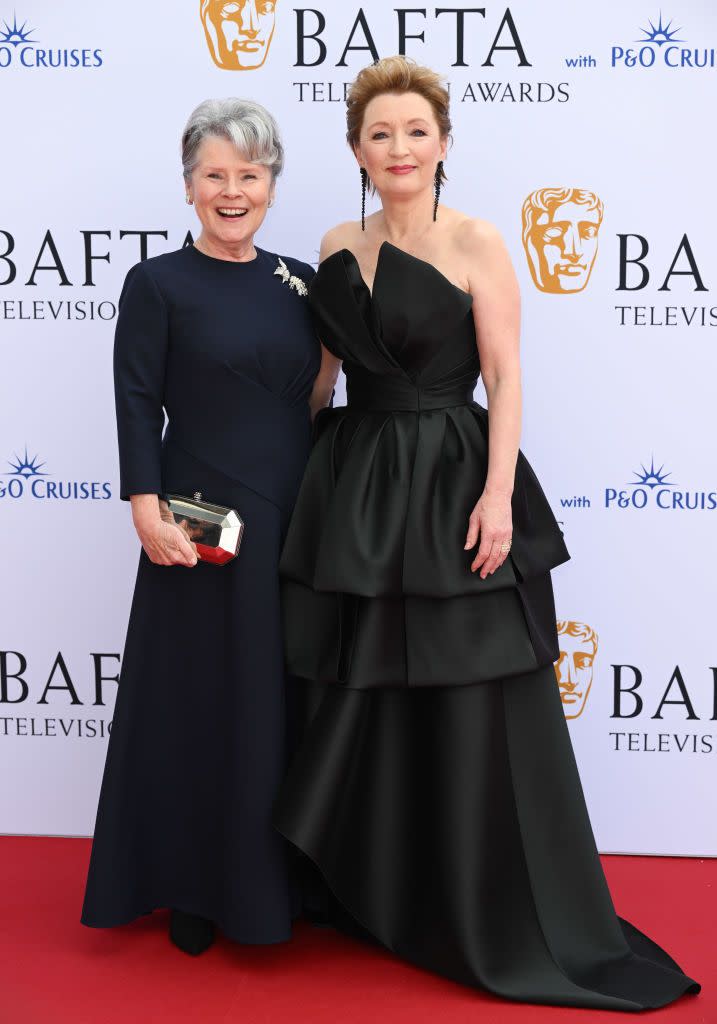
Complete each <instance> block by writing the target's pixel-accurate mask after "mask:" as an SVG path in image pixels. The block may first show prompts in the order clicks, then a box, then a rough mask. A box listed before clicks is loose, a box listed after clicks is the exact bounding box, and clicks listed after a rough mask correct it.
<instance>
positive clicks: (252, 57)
mask: <svg viewBox="0 0 717 1024" xmlns="http://www.w3.org/2000/svg"><path fill="white" fill-rule="evenodd" d="M276 2H277V0H200V13H201V18H202V25H203V26H204V34H205V35H206V37H207V45H208V47H209V52H210V53H211V55H212V59H213V61H214V63H215V64H216V65H217V67H219V68H224V69H225V70H227V71H254V70H255V69H256V68H260V67H261V66H262V64H263V63H264V61H265V60H266V58H267V54H268V53H269V47H270V46H271V39H272V36H273V35H274V21H275V18H276Z"/></svg>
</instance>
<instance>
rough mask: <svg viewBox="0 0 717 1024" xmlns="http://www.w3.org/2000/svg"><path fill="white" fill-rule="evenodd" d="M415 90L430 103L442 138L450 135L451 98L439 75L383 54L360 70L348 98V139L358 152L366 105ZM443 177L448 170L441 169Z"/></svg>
mask: <svg viewBox="0 0 717 1024" xmlns="http://www.w3.org/2000/svg"><path fill="white" fill-rule="evenodd" d="M406 92H415V93H417V94H418V95H419V96H423V98H424V99H425V100H428V102H429V103H430V104H431V107H432V109H433V113H434V114H435V117H436V121H437V122H438V130H439V132H440V135H441V138H442V139H450V137H451V115H450V111H449V105H450V99H449V95H448V90H447V89H446V87H445V86H444V84H443V82H442V80H441V77H440V75H438V74H436V72H435V71H431V69H430V68H426V67H422V66H421V65H420V64H416V62H415V61H414V60H411V58H410V57H384V58H383V59H382V60H379V61H377V62H376V63H375V64H369V66H368V67H367V68H363V70H362V71H359V73H358V75H357V76H356V78H355V80H354V81H353V82H352V84H351V87H350V89H349V92H348V96H347V97H346V140H347V142H348V144H349V146H351V148H352V149H353V150H354V151H355V149H356V147H357V146H358V144H359V142H360V141H361V128H362V126H363V119H364V115H365V114H366V107H367V106H368V105H369V103H370V102H371V100H373V99H375V98H376V97H377V96H382V95H384V94H385V93H398V94H401V93H406ZM441 180H442V181H446V180H447V178H446V173H445V171H444V170H443V168H441Z"/></svg>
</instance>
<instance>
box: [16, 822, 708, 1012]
mask: <svg viewBox="0 0 717 1024" xmlns="http://www.w3.org/2000/svg"><path fill="white" fill-rule="evenodd" d="M89 849H90V844H89V842H88V841H87V840H83V839H20V838H0V879H2V893H3V906H2V932H1V934H0V1024H65V1022H67V1024H129V1022H130V1021H131V1022H133V1024H134V1022H136V1024H155V1022H157V1024H160V1022H161V1024H164V1022H165V1021H166V1022H170V1021H171V1022H172V1024H185V1022H186V1024H229V1022H236V1024H284V1022H302V1024H303V1022H306V1024H374V1022H376V1024H379V1022H380V1024H383V1022H386V1024H429V1022H430V1024H516V1022H518V1021H520V1022H529V1024H581V1022H591V1024H598V1022H603V1021H604V1022H607V1021H612V1022H615V1021H617V1020H623V1019H625V1020H627V1019H630V1020H634V1019H635V1016H634V1015H632V1014H619V1013H606V1012H604V1011H597V1010H573V1009H558V1008H556V1007H540V1006H526V1005H517V1004H509V1003H505V1002H503V1001H502V1000H499V999H497V998H495V997H493V996H491V995H488V994H486V993H481V992H474V991H472V990H466V989H464V988H461V987H459V986H458V985H454V984H453V983H451V982H447V981H443V980H442V979H440V978H435V977H433V976H431V975H428V974H424V973H422V972H421V971H418V970H416V969H415V968H413V967H410V966H408V965H406V964H402V963H400V962H399V961H397V960H395V959H394V958H392V957H391V956H389V955H388V954H383V953H381V952H377V951H376V950H375V949H372V948H369V947H366V946H363V945H361V944H358V943H355V942H352V941H350V940H349V939H346V938H343V937H342V936H339V935H336V934H335V933H333V932H331V931H324V930H319V929H314V928H311V927H308V926H306V925H300V926H298V927H297V929H296V933H295V939H294V941H293V942H292V943H290V944H287V945H282V946H274V947H269V948H247V947H238V946H234V945H232V944H230V943H228V942H226V941H224V940H220V941H219V943H218V944H217V945H216V946H215V947H214V948H213V949H211V950H210V951H209V952H208V953H206V954H204V956H202V957H199V958H198V959H196V960H194V959H191V958H189V957H187V956H185V955H184V954H182V953H180V952H179V951H178V950H175V949H174V947H172V946H171V945H170V944H169V942H168V940H167V937H166V925H167V919H166V915H165V914H154V915H152V916H151V917H147V918H144V919H143V920H141V921H140V922H137V923H135V924H132V925H128V926H126V927H124V928H120V929H115V930H114V931H111V932H107V931H92V930H89V929H86V928H83V927H82V926H81V925H80V924H79V923H78V918H79V912H80V904H81V900H82V893H83V887H84V880H85V871H86V869H87V861H88V857H89ZM604 864H605V869H606V872H607V876H608V881H609V882H610V886H611V889H612V892H613V896H614V899H615V902H616V904H617V907H618V908H619V912H620V913H621V914H622V916H624V917H627V918H628V919H629V920H632V921H633V922H634V923H635V924H636V925H637V926H638V927H639V928H641V929H643V930H644V931H646V932H648V934H650V935H651V936H652V937H653V938H654V939H655V940H656V941H657V942H659V943H661V944H663V945H664V946H665V947H666V948H667V949H668V950H669V952H670V953H671V954H672V955H673V956H674V957H675V959H676V960H677V961H678V962H680V963H681V964H682V965H683V966H684V967H685V968H686V969H687V970H688V971H689V973H690V974H691V975H692V976H693V977H694V978H697V979H698V980H699V981H701V982H702V985H703V988H704V991H703V992H702V994H701V995H699V996H697V997H689V996H688V997H686V998H684V999H683V1000H682V1001H681V1002H680V1003H677V1004H676V1005H674V1006H670V1007H668V1008H667V1009H665V1010H658V1011H653V1012H651V1013H649V1014H646V1015H643V1016H649V1017H650V1019H654V1020H659V1021H665V1022H669V1024H674V1022H678V1021H679V1022H684V1024H717V970H716V969H715V963H716V962H717V942H716V941H715V933H716V921H717V861H715V860H704V861H701V860H688V859H684V860H682V859H669V858H650V857H606V858H604Z"/></svg>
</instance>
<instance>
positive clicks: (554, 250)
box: [523, 188, 603, 295]
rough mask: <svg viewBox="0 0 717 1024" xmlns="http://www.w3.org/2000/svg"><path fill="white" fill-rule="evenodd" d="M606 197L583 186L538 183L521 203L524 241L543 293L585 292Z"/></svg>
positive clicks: (531, 266)
mask: <svg viewBox="0 0 717 1024" xmlns="http://www.w3.org/2000/svg"><path fill="white" fill-rule="evenodd" d="M602 216H603V204H602V200H600V199H599V198H598V196H596V195H595V193H594V192H588V191H587V190H586V189H583V188H539V189H537V190H536V191H535V192H531V194H530V195H529V196H528V198H527V199H526V200H525V202H524V203H523V246H524V248H525V254H526V256H527V257H528V266H529V267H530V273H531V276H532V278H533V281H534V283H535V286H536V287H537V288H539V289H540V290H541V292H550V293H552V294H553V295H567V294H569V293H574V292H581V291H582V290H583V288H585V286H586V285H587V283H588V281H589V280H590V274H591V272H592V269H593V264H594V263H595V257H596V256H597V250H598V232H599V231H600V225H601V224H602Z"/></svg>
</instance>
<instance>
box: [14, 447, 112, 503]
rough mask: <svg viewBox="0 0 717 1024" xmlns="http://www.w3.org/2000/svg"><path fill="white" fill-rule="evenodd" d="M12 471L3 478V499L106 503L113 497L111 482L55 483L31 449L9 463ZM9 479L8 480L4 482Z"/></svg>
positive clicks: (74, 481)
mask: <svg viewBox="0 0 717 1024" xmlns="http://www.w3.org/2000/svg"><path fill="white" fill-rule="evenodd" d="M7 465H8V466H9V467H10V469H9V470H6V471H5V472H4V473H2V474H1V475H0V499H3V498H12V499H15V500H18V499H20V498H36V499H37V500H39V501H46V500H51V501H52V500H61V501H68V500H70V501H106V500H107V499H108V498H111V497H112V488H111V486H110V484H109V481H106V480H105V481H98V480H54V479H48V478H50V477H51V476H52V474H51V473H48V472H47V471H46V470H45V469H44V468H43V467H44V466H45V465H46V463H45V462H42V461H41V460H40V456H39V455H30V454H29V453H28V449H27V445H25V451H24V453H23V454H22V455H18V454H17V452H15V453H13V456H12V458H11V459H7ZM5 477H7V478H8V479H4V478H5Z"/></svg>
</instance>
